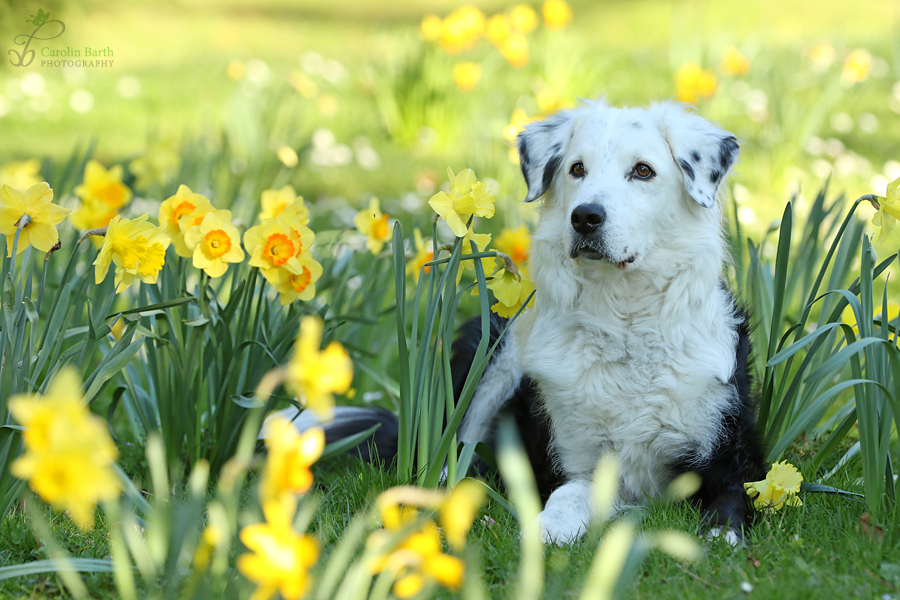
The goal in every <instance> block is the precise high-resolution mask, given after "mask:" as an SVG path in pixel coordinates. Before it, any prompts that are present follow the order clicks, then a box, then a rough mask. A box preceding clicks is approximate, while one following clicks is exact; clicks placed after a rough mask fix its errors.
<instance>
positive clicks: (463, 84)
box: [453, 62, 481, 92]
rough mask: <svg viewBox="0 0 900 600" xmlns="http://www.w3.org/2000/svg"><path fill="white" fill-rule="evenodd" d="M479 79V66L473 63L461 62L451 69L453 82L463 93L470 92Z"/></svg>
mask: <svg viewBox="0 0 900 600" xmlns="http://www.w3.org/2000/svg"><path fill="white" fill-rule="evenodd" d="M479 79H481V65H479V64H478V63H474V62H461V63H459V64H457V65H454V67H453V81H454V82H455V83H456V87H458V88H459V89H460V90H461V91H463V92H471V91H472V90H474V89H475V86H476V85H477V84H478V80H479Z"/></svg>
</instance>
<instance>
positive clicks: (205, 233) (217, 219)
mask: <svg viewBox="0 0 900 600" xmlns="http://www.w3.org/2000/svg"><path fill="white" fill-rule="evenodd" d="M184 243H185V245H187V247H188V248H189V249H191V250H192V252H193V254H192V256H193V265H194V268H196V269H202V270H203V271H205V272H206V274H207V275H209V276H210V277H213V278H215V277H221V276H222V275H224V274H225V272H226V271H227V270H228V263H239V262H241V261H242V260H244V250H243V248H241V234H240V233H238V230H237V228H236V227H235V226H234V225H232V224H231V211H230V210H225V209H219V210H213V211H210V212H208V213H206V215H205V216H204V217H203V221H201V222H200V225H199V226H196V227H191V228H190V229H188V230H187V232H186V233H185V234H184Z"/></svg>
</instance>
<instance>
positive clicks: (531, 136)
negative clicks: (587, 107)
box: [518, 110, 574, 202]
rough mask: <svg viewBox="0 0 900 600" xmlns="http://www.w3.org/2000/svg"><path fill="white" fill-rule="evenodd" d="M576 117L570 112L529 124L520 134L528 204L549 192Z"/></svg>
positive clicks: (521, 164) (520, 163)
mask: <svg viewBox="0 0 900 600" xmlns="http://www.w3.org/2000/svg"><path fill="white" fill-rule="evenodd" d="M573 117H574V115H573V112H572V111H571V110H562V111H559V112H558V113H555V114H553V115H550V116H549V117H547V118H546V119H543V120H541V121H535V122H533V123H530V124H529V125H527V126H526V127H525V129H523V130H522V132H521V133H520V134H519V137H518V149H519V165H520V166H521V167H522V176H523V177H525V184H526V185H527V186H528V194H527V195H526V196H525V202H534V201H535V200H537V199H538V198H540V197H541V196H543V195H544V193H545V192H546V191H547V190H548V189H550V184H551V183H553V176H554V175H555V174H556V171H557V170H558V169H559V165H560V163H561V162H562V158H563V152H564V146H565V143H566V140H567V139H568V136H569V132H570V130H571V123H572V118H573Z"/></svg>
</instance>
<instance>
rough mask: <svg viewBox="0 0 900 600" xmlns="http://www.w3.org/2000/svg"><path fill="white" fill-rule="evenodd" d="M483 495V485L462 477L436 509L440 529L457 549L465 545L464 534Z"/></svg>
mask: <svg viewBox="0 0 900 600" xmlns="http://www.w3.org/2000/svg"><path fill="white" fill-rule="evenodd" d="M484 496H485V491H484V486H483V485H481V484H480V483H478V482H477V481H474V480H472V479H463V480H462V481H461V482H459V484H458V485H457V486H456V487H455V488H453V491H452V492H450V494H449V495H448V496H447V498H446V500H444V501H443V503H442V504H441V506H440V508H439V509H438V521H439V522H440V524H441V529H442V530H443V532H444V536H445V537H446V538H447V541H448V542H450V545H451V546H453V548H455V549H457V550H459V549H461V548H462V547H463V546H465V545H466V534H467V533H469V529H470V528H471V527H472V521H474V520H475V514H476V513H477V512H478V509H479V508H481V505H482V503H483V502H484Z"/></svg>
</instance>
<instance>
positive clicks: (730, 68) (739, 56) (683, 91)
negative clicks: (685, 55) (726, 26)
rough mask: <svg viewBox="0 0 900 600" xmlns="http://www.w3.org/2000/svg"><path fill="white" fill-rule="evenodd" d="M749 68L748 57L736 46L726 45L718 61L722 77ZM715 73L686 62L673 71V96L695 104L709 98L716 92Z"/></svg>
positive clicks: (737, 73)
mask: <svg viewBox="0 0 900 600" xmlns="http://www.w3.org/2000/svg"><path fill="white" fill-rule="evenodd" d="M749 70H750V59H748V58H747V57H746V56H745V55H744V54H743V53H742V52H741V51H740V50H739V49H738V48H737V47H735V46H728V47H726V48H725V50H724V51H723V53H722V57H721V60H720V62H719V73H720V74H721V75H722V76H724V77H734V76H737V75H743V74H745V73H746V72H747V71H749ZM717 87H718V79H717V78H716V74H715V73H714V72H713V71H711V70H707V69H704V68H703V67H701V66H700V65H699V64H697V63H694V62H688V63H685V64H683V65H681V66H680V67H678V71H676V72H675V97H676V98H677V99H678V100H681V101H682V102H687V103H689V104H696V103H697V100H699V99H700V98H710V97H712V96H713V95H715V93H716V89H717Z"/></svg>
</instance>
